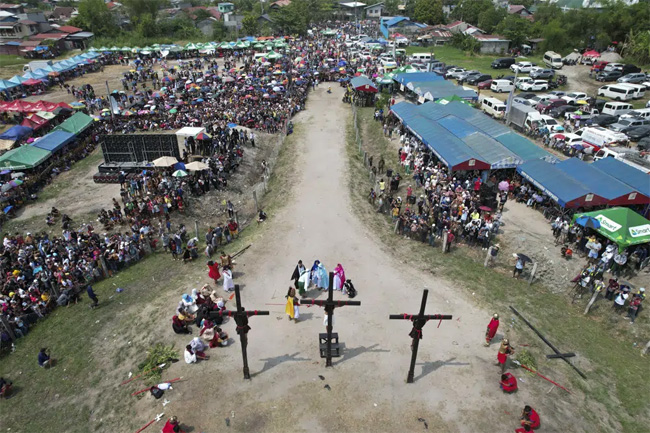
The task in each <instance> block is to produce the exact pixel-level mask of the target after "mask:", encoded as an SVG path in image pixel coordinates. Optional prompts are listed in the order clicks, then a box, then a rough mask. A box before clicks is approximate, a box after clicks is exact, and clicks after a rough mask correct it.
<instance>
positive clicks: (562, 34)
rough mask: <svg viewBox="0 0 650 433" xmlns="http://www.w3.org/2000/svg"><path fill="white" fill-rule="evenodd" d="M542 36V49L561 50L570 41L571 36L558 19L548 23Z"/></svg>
mask: <svg viewBox="0 0 650 433" xmlns="http://www.w3.org/2000/svg"><path fill="white" fill-rule="evenodd" d="M542 37H543V38H544V41H543V42H542V51H546V50H553V51H562V50H564V49H566V48H567V47H568V46H569V45H570V43H571V38H570V37H569V34H568V33H567V31H566V30H565V29H564V27H563V26H562V22H561V21H560V19H557V20H554V21H551V22H550V23H548V25H547V26H546V27H545V28H544V31H543V32H542Z"/></svg>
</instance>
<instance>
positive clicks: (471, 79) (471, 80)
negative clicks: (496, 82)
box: [466, 74, 492, 86]
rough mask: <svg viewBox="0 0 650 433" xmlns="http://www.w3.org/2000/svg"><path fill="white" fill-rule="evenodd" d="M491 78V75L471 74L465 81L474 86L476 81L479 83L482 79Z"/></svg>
mask: <svg viewBox="0 0 650 433" xmlns="http://www.w3.org/2000/svg"><path fill="white" fill-rule="evenodd" d="M491 79H492V75H488V74H480V75H472V76H470V77H468V78H467V80H466V81H467V84H470V85H472V86H476V85H477V84H478V83H480V82H482V81H486V80H491Z"/></svg>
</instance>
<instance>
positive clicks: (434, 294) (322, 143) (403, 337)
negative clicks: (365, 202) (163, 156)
mask: <svg viewBox="0 0 650 433" xmlns="http://www.w3.org/2000/svg"><path fill="white" fill-rule="evenodd" d="M339 92H340V89H338V88H336V90H335V91H334V94H331V95H328V94H327V93H326V92H325V89H323V88H320V89H318V90H317V91H316V92H315V93H314V94H312V96H310V102H309V105H308V109H307V111H305V112H303V113H301V114H300V115H299V116H298V118H297V119H296V122H297V123H298V122H304V123H306V124H307V125H309V126H308V132H307V134H306V136H305V137H304V142H303V143H301V144H300V146H299V148H300V149H301V152H300V153H299V154H297V155H296V158H297V159H298V160H297V163H296V167H298V169H299V170H300V176H299V182H298V183H297V184H296V185H295V187H294V194H293V195H292V197H291V198H289V199H288V200H289V202H288V203H287V205H286V206H285V207H284V208H283V209H282V210H281V211H280V213H279V214H277V215H272V216H270V218H269V220H268V222H267V224H269V225H270V227H268V228H267V232H266V234H265V235H264V237H263V239H262V240H261V241H260V242H257V243H256V244H255V245H253V247H252V248H251V249H250V250H249V251H248V252H247V253H246V254H245V255H244V256H243V257H242V258H241V260H239V261H238V266H237V272H238V273H239V276H237V275H236V279H235V281H236V282H237V283H239V284H241V285H242V288H243V291H242V296H243V303H244V305H245V306H246V307H247V308H248V309H259V310H261V309H269V310H270V311H271V315H270V316H269V317H255V318H252V319H251V323H250V324H251V327H252V331H251V332H250V334H249V339H250V343H249V349H248V350H249V362H250V367H251V373H252V374H253V379H252V381H244V380H243V379H242V373H241V355H240V348H239V343H236V345H235V346H233V347H230V348H226V349H212V350H210V355H212V359H211V360H209V361H207V362H202V363H200V364H198V365H191V366H188V365H185V364H184V363H182V362H180V363H177V364H174V365H173V366H172V368H171V369H170V371H169V372H168V373H166V375H165V376H166V377H167V376H168V377H178V376H181V375H182V376H183V377H184V378H186V379H187V382H186V383H185V384H182V385H179V386H177V387H175V390H174V394H173V396H172V395H171V394H170V400H172V397H173V400H172V402H173V403H172V404H171V405H169V406H167V407H166V410H165V412H166V413H167V414H168V415H171V414H172V413H174V414H176V415H178V416H179V417H180V418H181V419H182V420H185V422H186V423H187V424H188V425H192V426H194V428H195V430H196V431H215V430H216V431H223V430H224V428H223V426H224V425H225V421H224V419H225V418H229V419H230V420H229V421H230V429H232V430H235V431H310V432H325V431H330V432H333V431H336V432H345V431H350V432H359V431H420V430H421V431H424V430H425V428H424V425H423V422H420V421H418V418H423V419H425V420H426V422H427V424H428V429H429V431H433V432H447V433H450V432H477V431H481V432H483V433H490V432H500V431H510V430H514V427H515V426H516V424H517V419H518V414H519V411H520V410H521V407H523V405H524V404H531V405H533V406H537V407H539V405H540V404H541V402H538V401H537V399H536V398H535V397H533V390H531V389H529V388H528V382H529V381H530V382H531V383H532V382H533V380H531V379H528V378H526V379H525V383H521V388H520V391H519V393H518V395H516V396H513V395H504V394H503V393H502V392H501V391H500V390H499V387H498V379H499V369H498V367H496V366H495V362H496V352H497V345H496V344H493V345H492V347H490V348H485V347H483V346H482V342H483V333H484V329H485V326H486V324H487V322H488V320H489V317H490V315H491V312H487V311H480V310H478V309H476V308H475V307H473V305H472V304H471V302H470V301H469V300H467V299H465V298H464V296H463V295H461V294H459V292H458V291H456V290H454V289H453V288H452V287H451V286H450V285H448V283H447V282H445V281H441V280H439V279H434V278H432V277H431V276H430V275H425V274H423V273H421V272H420V271H418V270H415V269H411V268H410V267H409V266H408V265H404V264H402V263H400V262H399V261H396V260H395V258H394V257H392V256H391V255H390V254H389V253H387V252H386V251H384V250H383V249H382V248H381V247H380V245H379V243H378V242H377V241H376V240H375V239H374V238H373V236H372V234H370V233H369V232H367V231H366V229H365V228H364V226H363V225H362V223H361V221H359V220H358V219H357V217H356V216H355V215H354V213H353V211H352V206H353V205H354V203H352V202H351V200H350V198H349V194H348V187H347V184H346V179H347V164H346V155H345V127H346V121H347V118H348V116H349V111H348V110H349V108H347V107H344V106H341V105H339V104H340V98H341V95H340V94H339ZM333 106H336V108H335V109H332V107H333ZM298 259H302V260H303V262H304V263H305V264H307V265H310V264H311V263H313V261H314V260H315V259H319V260H321V261H322V262H323V263H324V264H325V266H326V268H327V269H328V271H329V270H332V269H333V268H334V266H336V264H337V263H341V264H342V265H343V266H344V268H345V270H346V276H347V278H350V279H352V281H353V282H354V284H355V286H356V287H357V289H358V290H359V295H358V297H357V298H356V300H359V301H361V307H344V308H341V309H337V311H336V314H335V317H336V319H335V331H336V332H338V333H339V336H340V339H341V341H342V342H344V344H345V350H344V352H343V356H342V357H341V358H338V359H336V360H335V365H334V367H333V368H330V369H326V368H325V366H324V360H321V359H320V358H319V356H318V339H317V337H318V333H319V332H324V329H325V328H324V326H323V310H322V309H320V308H318V307H311V308H307V307H302V309H301V316H302V321H301V322H299V323H294V322H291V321H289V320H288V319H287V317H286V316H285V314H284V303H285V298H284V295H285V294H286V291H287V288H288V287H289V284H290V280H289V277H290V276H291V273H292V271H293V268H294V266H295V263H296V262H297V260H298ZM192 279H193V280H195V278H192ZM205 279H206V277H202V278H198V280H200V281H205ZM198 284H200V283H199V282H197V285H198ZM425 287H426V288H429V290H430V293H429V301H428V304H427V310H428V311H429V312H430V313H445V314H453V316H454V319H453V320H452V321H447V322H443V323H442V324H441V325H440V327H439V328H437V325H438V324H437V323H429V324H428V325H427V326H426V327H425V329H424V339H423V340H422V343H421V345H420V353H419V359H418V365H417V367H416V371H415V378H416V382H415V383H414V384H410V385H407V384H406V383H405V378H406V372H407V369H408V364H409V359H410V338H409V337H408V333H409V331H410V329H411V328H410V324H409V323H408V322H401V321H389V320H388V315H389V314H390V313H404V312H409V313H415V312H417V309H418V307H419V304H420V297H421V294H422V289H423V288H425ZM188 290H189V289H188ZM219 292H220V293H222V291H221V288H219ZM309 294H310V296H318V298H324V295H323V294H320V295H317V294H316V293H314V291H313V290H312V291H311V292H310V293H309ZM335 296H336V297H337V298H342V295H341V293H338V292H337V293H336V295H335ZM346 299H347V297H346ZM172 308H173V307H172V306H171V305H170V308H169V309H170V311H169V314H170V315H171V311H172ZM505 322H506V321H504V323H503V324H502V329H500V332H499V335H501V332H502V331H505V330H506V329H508V327H507V324H506V323H505ZM223 328H224V330H226V331H227V332H229V333H230V334H231V336H233V335H234V334H235V332H234V323H233V322H232V321H231V322H229V323H226V324H225V325H224V326H223ZM162 332H164V333H165V334H171V329H167V328H165V329H164V330H163V331H162ZM171 335H173V334H171ZM174 341H175V342H176V344H177V346H180V347H184V345H185V344H187V343H188V341H189V338H188V337H186V336H183V337H181V336H174ZM518 374H519V373H518ZM318 375H323V376H324V377H325V380H321V379H319V377H318ZM326 384H328V385H329V386H330V387H331V390H327V389H325V388H324V386H325V385H326ZM215 388H216V389H215ZM538 403H539V404H538ZM158 406H159V402H154V401H153V400H152V399H151V398H150V397H147V399H144V400H143V401H142V402H140V404H139V405H138V417H139V418H142V419H143V420H146V419H147V418H148V417H149V415H155V413H158V412H160V408H159V407H158ZM560 407H561V406H560ZM555 410H558V409H557V408H556V409H555ZM559 410H560V411H562V409H559ZM231 411H234V416H233V412H231ZM504 412H506V413H507V414H509V415H505V414H504ZM541 412H542V416H544V414H543V410H542V411H541ZM548 415H549V417H550V414H548ZM558 415H560V414H559V413H555V414H554V416H558ZM560 416H562V415H560ZM567 418H570V417H568V416H567ZM578 421H579V420H576V421H575V422H578ZM567 423H568V424H571V421H568V422H565V424H564V425H565V427H566V426H567ZM546 425H547V426H548V427H549V428H550V427H551V425H552V422H550V420H549V422H547V424H546ZM574 427H575V428H573V429H572V431H582V430H581V429H580V428H579V427H578V426H574ZM552 430H553V429H552V428H551V429H550V430H548V431H552ZM555 431H557V429H556V430H555Z"/></svg>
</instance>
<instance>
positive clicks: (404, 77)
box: [393, 72, 445, 86]
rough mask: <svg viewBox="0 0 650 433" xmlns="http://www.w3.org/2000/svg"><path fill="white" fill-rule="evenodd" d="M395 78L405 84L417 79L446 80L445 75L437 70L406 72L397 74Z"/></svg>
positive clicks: (427, 80)
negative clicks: (436, 71) (437, 72)
mask: <svg viewBox="0 0 650 433" xmlns="http://www.w3.org/2000/svg"><path fill="white" fill-rule="evenodd" d="M393 80H395V81H397V82H398V83H399V84H402V85H404V86H406V85H407V84H408V83H410V82H412V81H417V82H419V83H425V82H435V81H445V79H444V77H442V76H440V75H438V74H436V73H435V72H404V73H401V74H395V76H394V77H393Z"/></svg>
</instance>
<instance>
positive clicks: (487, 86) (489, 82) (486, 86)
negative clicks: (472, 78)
mask: <svg viewBox="0 0 650 433" xmlns="http://www.w3.org/2000/svg"><path fill="white" fill-rule="evenodd" d="M492 81H493V80H491V79H490V80H485V81H481V82H480V83H478V86H477V87H478V88H479V89H480V90H487V89H490V88H491V87H492Z"/></svg>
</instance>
